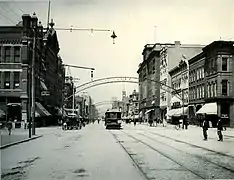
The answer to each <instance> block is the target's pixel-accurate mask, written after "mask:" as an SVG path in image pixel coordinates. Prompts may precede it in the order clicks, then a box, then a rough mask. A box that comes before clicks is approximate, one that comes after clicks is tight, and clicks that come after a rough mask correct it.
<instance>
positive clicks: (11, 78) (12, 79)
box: [10, 72, 14, 89]
mask: <svg viewBox="0 0 234 180" xmlns="http://www.w3.org/2000/svg"><path fill="white" fill-rule="evenodd" d="M10 89H14V72H10Z"/></svg>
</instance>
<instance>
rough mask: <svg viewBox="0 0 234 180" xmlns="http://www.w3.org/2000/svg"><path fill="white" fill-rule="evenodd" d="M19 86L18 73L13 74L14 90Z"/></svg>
mask: <svg viewBox="0 0 234 180" xmlns="http://www.w3.org/2000/svg"><path fill="white" fill-rule="evenodd" d="M19 86H20V73H19V72H15V73H14V89H17V88H19Z"/></svg>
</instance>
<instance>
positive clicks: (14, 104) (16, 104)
mask: <svg viewBox="0 0 234 180" xmlns="http://www.w3.org/2000/svg"><path fill="white" fill-rule="evenodd" d="M7 106H21V103H8V104H7Z"/></svg>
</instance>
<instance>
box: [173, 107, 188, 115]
mask: <svg viewBox="0 0 234 180" xmlns="http://www.w3.org/2000/svg"><path fill="white" fill-rule="evenodd" d="M187 113H188V107H184V115H187ZM181 115H183V108H179V109H178V111H176V112H175V114H174V115H173V116H177V117H178V116H181Z"/></svg>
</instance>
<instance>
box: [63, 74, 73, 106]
mask: <svg viewBox="0 0 234 180" xmlns="http://www.w3.org/2000/svg"><path fill="white" fill-rule="evenodd" d="M74 93H75V90H74V82H73V77H72V76H66V77H65V84H64V108H67V109H72V108H73V94H74Z"/></svg>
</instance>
